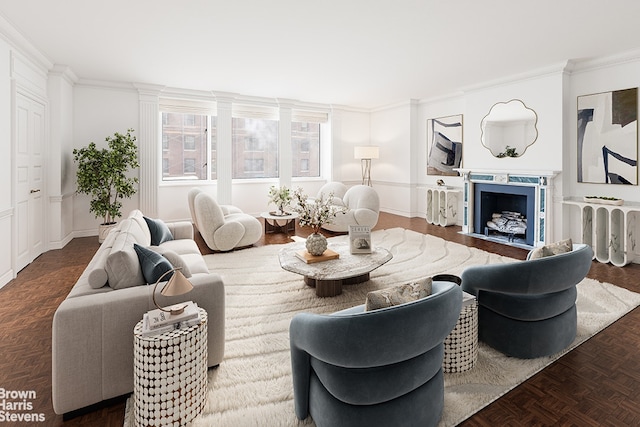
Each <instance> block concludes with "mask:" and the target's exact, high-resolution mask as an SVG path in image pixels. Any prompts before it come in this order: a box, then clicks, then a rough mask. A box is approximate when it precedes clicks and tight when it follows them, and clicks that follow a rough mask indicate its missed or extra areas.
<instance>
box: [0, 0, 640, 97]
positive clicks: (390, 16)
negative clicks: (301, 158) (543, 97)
mask: <svg viewBox="0 0 640 427" xmlns="http://www.w3.org/2000/svg"><path fill="white" fill-rule="evenodd" d="M0 15H2V16H3V17H4V18H5V19H6V20H7V21H9V23H11V24H12V25H13V27H15V28H16V29H17V30H18V31H19V32H20V33H21V34H22V35H23V36H24V37H25V38H26V39H28V40H29V41H30V42H31V43H32V44H33V45H34V46H35V47H36V48H37V49H38V50H39V51H40V52H42V53H43V54H44V55H45V56H46V57H47V58H48V59H49V60H50V61H51V62H52V63H54V64H60V65H67V66H69V67H70V68H71V69H72V70H73V72H74V73H75V74H76V75H77V76H78V77H79V78H80V79H83V80H85V79H86V80H105V81H113V82H139V83H149V84H159V85H164V86H169V87H175V88H183V89H197V90H214V91H221V92H232V93H239V94H243V95H248V96H260V97H275V98H285V99H295V100H300V101H305V102H318V103H324V104H338V105H346V106H352V107H358V108H376V107H379V106H383V105H388V104H393V103H396V102H400V101H406V100H409V99H429V98H435V97H439V96H443V95H448V94H451V93H454V92H456V91H458V90H460V89H461V88H464V87H468V86H474V85H477V84H481V83H482V82H486V81H492V80H496V79H500V78H504V77H506V76H510V75H516V74H520V73H525V72H528V71H530V70H534V69H538V68H544V67H548V66H552V65H558V64H561V63H562V62H563V61H567V60H580V59H587V58H593V57H601V56H608V55H612V54H618V53H622V52H626V51H630V50H636V49H638V48H640V38H639V37H638V30H637V27H638V21H639V20H640V2H638V1H637V0H607V1H606V2H604V1H602V0H563V1H558V0H536V1H526V2H525V1H517V2H516V1H513V0H482V1H478V0H387V1H384V0H316V1H310V0H272V1H265V0H224V1H223V0H189V1H184V2H179V1H176V0H171V1H170V0H134V1H131V0H108V1H100V2H99V1H90V0H65V1H63V2H56V1H51V0H20V1H16V0H0Z"/></svg>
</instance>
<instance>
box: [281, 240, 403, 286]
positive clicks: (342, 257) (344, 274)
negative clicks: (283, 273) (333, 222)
mask: <svg viewBox="0 0 640 427" xmlns="http://www.w3.org/2000/svg"><path fill="white" fill-rule="evenodd" d="M329 249H331V250H333V251H335V252H337V253H338V254H339V258H336V259H332V260H328V261H321V262H315V263H311V264H307V263H306V262H304V261H302V260H301V259H300V258H298V257H297V256H296V252H298V251H303V250H305V244H304V242H301V243H294V244H291V245H287V246H286V247H285V248H283V249H281V250H280V252H279V253H278V259H279V260H280V266H281V267H282V268H283V269H284V270H287V271H291V272H292V273H297V274H301V275H302V276H303V277H304V282H305V283H306V284H307V285H309V286H311V287H315V288H316V295H317V296H319V297H333V296H336V295H340V294H341V293H342V285H353V284H356V283H362V282H366V281H367V280H369V273H371V272H372V271H373V270H375V269H376V268H378V267H380V266H381V265H383V264H384V263H386V262H387V261H389V260H390V259H391V258H393V255H391V252H389V251H388V250H386V249H384V248H378V247H376V248H374V249H373V250H372V251H371V253H370V254H351V253H350V250H349V244H348V243H332V244H330V245H329Z"/></svg>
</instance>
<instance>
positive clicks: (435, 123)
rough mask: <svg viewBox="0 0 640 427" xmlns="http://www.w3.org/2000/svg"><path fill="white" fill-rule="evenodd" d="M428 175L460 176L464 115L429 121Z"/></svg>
mask: <svg viewBox="0 0 640 427" xmlns="http://www.w3.org/2000/svg"><path fill="white" fill-rule="evenodd" d="M427 149H428V151H429V154H428V156H427V175H449V176H458V175H459V173H458V172H457V171H455V170H454V168H459V167H460V165H461V162H462V114H457V115H455V116H448V117H441V118H438V119H429V120H427Z"/></svg>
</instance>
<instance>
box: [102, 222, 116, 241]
mask: <svg viewBox="0 0 640 427" xmlns="http://www.w3.org/2000/svg"><path fill="white" fill-rule="evenodd" d="M116 224H117V223H115V222H111V223H109V224H100V225H99V226H98V243H102V242H104V240H105V239H106V238H107V234H109V232H110V231H111V229H113V228H115V226H116Z"/></svg>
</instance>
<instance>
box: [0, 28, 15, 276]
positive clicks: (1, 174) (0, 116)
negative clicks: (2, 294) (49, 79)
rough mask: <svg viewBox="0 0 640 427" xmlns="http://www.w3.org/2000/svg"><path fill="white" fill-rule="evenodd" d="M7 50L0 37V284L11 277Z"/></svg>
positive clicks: (9, 106) (10, 148)
mask: <svg viewBox="0 0 640 427" xmlns="http://www.w3.org/2000/svg"><path fill="white" fill-rule="evenodd" d="M10 61H11V51H10V49H9V45H7V43H5V42H4V41H3V40H1V39H0V151H1V152H2V153H3V155H2V156H0V182H2V183H3V184H2V185H0V236H3V241H4V243H3V244H2V245H0V287H2V286H4V285H5V284H7V283H8V282H9V281H10V280H11V279H12V278H13V270H12V265H13V261H12V260H13V254H12V252H11V247H12V245H11V244H10V242H12V241H13V227H12V217H13V213H14V211H13V201H12V184H11V183H12V182H13V181H12V179H11V176H12V171H13V164H12V163H11V159H12V156H11V152H12V147H11V128H12V123H11V117H12V114H11V76H10V74H9V73H10V71H9V70H10V69H11V66H10Z"/></svg>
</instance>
